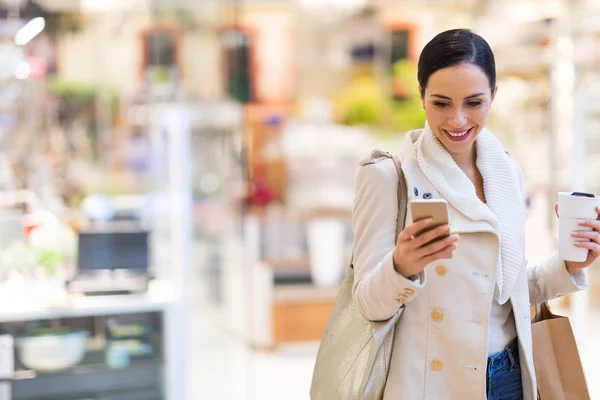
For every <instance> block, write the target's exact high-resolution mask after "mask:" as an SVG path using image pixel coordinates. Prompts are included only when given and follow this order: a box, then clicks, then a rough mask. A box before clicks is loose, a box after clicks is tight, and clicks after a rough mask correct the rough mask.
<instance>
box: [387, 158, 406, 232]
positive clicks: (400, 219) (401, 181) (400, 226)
mask: <svg viewBox="0 0 600 400" xmlns="http://www.w3.org/2000/svg"><path fill="white" fill-rule="evenodd" d="M390 156H391V158H392V161H394V166H395V167H396V172H397V173H398V190H397V191H398V193H397V196H398V215H397V216H396V237H395V238H394V241H395V240H396V239H397V238H398V235H399V234H400V232H402V230H404V224H405V222H406V209H407V208H408V198H407V193H408V189H407V187H406V178H405V177H404V171H403V170H402V164H401V163H400V159H399V158H398V157H396V156H393V155H390Z"/></svg>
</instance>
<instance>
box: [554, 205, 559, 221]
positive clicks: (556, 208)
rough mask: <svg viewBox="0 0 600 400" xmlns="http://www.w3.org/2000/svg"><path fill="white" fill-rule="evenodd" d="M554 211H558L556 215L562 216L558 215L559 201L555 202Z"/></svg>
mask: <svg viewBox="0 0 600 400" xmlns="http://www.w3.org/2000/svg"><path fill="white" fill-rule="evenodd" d="M554 212H555V213H556V216H557V217H558V218H560V215H558V202H556V203H554Z"/></svg>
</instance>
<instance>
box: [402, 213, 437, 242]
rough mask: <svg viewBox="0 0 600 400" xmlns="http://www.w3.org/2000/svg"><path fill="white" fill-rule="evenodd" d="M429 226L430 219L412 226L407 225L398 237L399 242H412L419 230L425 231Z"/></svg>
mask: <svg viewBox="0 0 600 400" xmlns="http://www.w3.org/2000/svg"><path fill="white" fill-rule="evenodd" d="M429 224H431V218H426V219H422V220H420V221H417V222H415V223H413V224H410V225H408V226H407V227H406V228H404V230H403V231H402V233H400V235H398V241H399V242H408V241H409V240H413V238H414V237H415V236H417V233H419V232H420V231H421V230H423V229H426V228H427V227H428V226H429Z"/></svg>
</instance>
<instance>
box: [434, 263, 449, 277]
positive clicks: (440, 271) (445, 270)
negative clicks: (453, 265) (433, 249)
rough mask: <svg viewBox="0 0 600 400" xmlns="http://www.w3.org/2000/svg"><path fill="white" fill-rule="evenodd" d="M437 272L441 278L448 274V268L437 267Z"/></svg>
mask: <svg viewBox="0 0 600 400" xmlns="http://www.w3.org/2000/svg"><path fill="white" fill-rule="evenodd" d="M435 272H436V273H437V274H438V275H439V276H444V275H446V274H447V273H448V268H446V267H444V266H443V265H438V266H437V267H435Z"/></svg>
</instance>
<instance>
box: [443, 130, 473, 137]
mask: <svg viewBox="0 0 600 400" xmlns="http://www.w3.org/2000/svg"><path fill="white" fill-rule="evenodd" d="M446 132H448V135H450V136H453V137H461V136H464V135H466V134H467V132H469V129H467V130H466V131H462V132H450V131H446Z"/></svg>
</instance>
